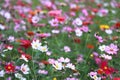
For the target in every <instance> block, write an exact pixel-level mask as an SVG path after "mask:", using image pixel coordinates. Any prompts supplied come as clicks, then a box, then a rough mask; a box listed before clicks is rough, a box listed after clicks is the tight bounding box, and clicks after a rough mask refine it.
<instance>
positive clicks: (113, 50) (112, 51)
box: [105, 43, 119, 55]
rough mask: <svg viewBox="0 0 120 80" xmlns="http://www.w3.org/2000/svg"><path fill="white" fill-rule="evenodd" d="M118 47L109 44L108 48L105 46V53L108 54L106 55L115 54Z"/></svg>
mask: <svg viewBox="0 0 120 80" xmlns="http://www.w3.org/2000/svg"><path fill="white" fill-rule="evenodd" d="M118 50H119V49H118V47H117V45H115V44H113V43H111V44H110V45H109V46H106V47H105V52H106V53H108V54H112V55H113V54H117V51H118Z"/></svg>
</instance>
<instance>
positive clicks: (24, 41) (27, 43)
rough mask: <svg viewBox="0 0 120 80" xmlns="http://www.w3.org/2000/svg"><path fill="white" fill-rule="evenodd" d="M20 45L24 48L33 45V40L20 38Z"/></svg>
mask: <svg viewBox="0 0 120 80" xmlns="http://www.w3.org/2000/svg"><path fill="white" fill-rule="evenodd" d="M20 45H21V46H22V47H24V48H29V47H31V42H30V41H29V40H20Z"/></svg>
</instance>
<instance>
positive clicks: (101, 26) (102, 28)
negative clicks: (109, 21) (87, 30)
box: [100, 25, 110, 30]
mask: <svg viewBox="0 0 120 80" xmlns="http://www.w3.org/2000/svg"><path fill="white" fill-rule="evenodd" d="M109 28H110V27H109V26H108V25H100V29H101V30H105V29H109Z"/></svg>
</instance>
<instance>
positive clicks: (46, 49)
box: [38, 45, 48, 52]
mask: <svg viewBox="0 0 120 80" xmlns="http://www.w3.org/2000/svg"><path fill="white" fill-rule="evenodd" d="M38 49H39V50H40V51H41V52H47V51H48V47H47V45H45V46H40V47H39V48H38Z"/></svg>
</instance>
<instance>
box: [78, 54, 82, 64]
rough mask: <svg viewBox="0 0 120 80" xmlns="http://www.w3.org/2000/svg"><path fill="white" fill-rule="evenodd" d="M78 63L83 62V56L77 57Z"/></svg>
mask: <svg viewBox="0 0 120 80" xmlns="http://www.w3.org/2000/svg"><path fill="white" fill-rule="evenodd" d="M77 62H78V63H79V62H83V55H81V54H80V55H78V56H77Z"/></svg>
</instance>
